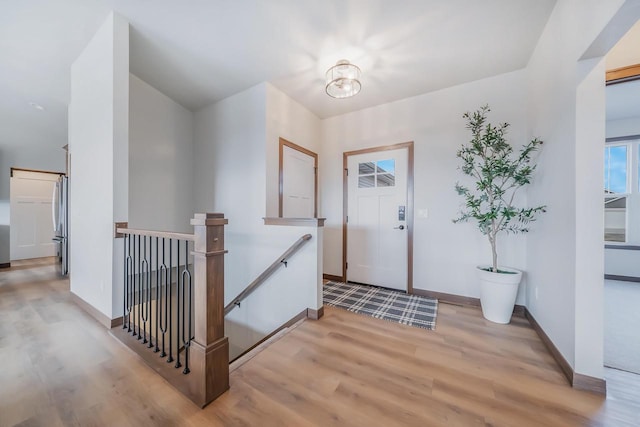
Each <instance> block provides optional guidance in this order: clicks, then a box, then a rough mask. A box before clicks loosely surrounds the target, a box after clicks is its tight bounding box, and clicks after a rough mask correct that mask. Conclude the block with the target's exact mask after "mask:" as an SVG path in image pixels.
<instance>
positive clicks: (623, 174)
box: [604, 145, 627, 194]
mask: <svg viewBox="0 0 640 427" xmlns="http://www.w3.org/2000/svg"><path fill="white" fill-rule="evenodd" d="M604 192H605V194H612V193H626V192H627V146H626V145H617V146H609V147H605V151H604Z"/></svg>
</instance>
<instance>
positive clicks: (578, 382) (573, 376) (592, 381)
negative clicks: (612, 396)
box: [524, 308, 607, 395]
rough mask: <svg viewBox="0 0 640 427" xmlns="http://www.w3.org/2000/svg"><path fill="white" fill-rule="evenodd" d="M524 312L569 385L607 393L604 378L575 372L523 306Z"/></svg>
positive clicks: (578, 388) (579, 388)
mask: <svg viewBox="0 0 640 427" xmlns="http://www.w3.org/2000/svg"><path fill="white" fill-rule="evenodd" d="M524 314H525V317H526V318H527V320H528V321H529V323H530V324H531V327H532V328H533V329H534V330H535V331H536V333H537V334H538V336H539V337H540V339H541V340H542V342H543V343H544V344H545V346H547V349H549V352H550V353H551V356H553V358H554V359H555V360H556V363H557V364H558V366H559V367H560V369H561V370H562V372H563V373H564V375H565V377H567V380H568V381H569V384H571V387H573V388H575V389H577V390H585V391H590V392H593V393H598V394H603V395H606V394H607V382H606V381H605V380H604V379H602V378H596V377H591V376H589V375H584V374H579V373H577V372H575V371H574V370H573V368H572V367H571V365H570V364H569V362H567V359H565V358H564V356H563V355H562V353H560V350H558V348H557V347H556V346H555V344H554V343H553V341H551V338H549V336H548V335H547V334H546V332H545V331H544V329H542V327H541V326H540V324H539V323H538V321H537V320H536V319H535V317H533V315H532V314H531V312H530V311H529V310H528V309H526V308H525V312H524Z"/></svg>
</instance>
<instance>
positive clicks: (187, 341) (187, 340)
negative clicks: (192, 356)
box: [182, 240, 192, 375]
mask: <svg viewBox="0 0 640 427" xmlns="http://www.w3.org/2000/svg"><path fill="white" fill-rule="evenodd" d="M186 279H188V284H189V304H188V305H189V311H188V313H187V317H188V319H189V328H188V329H187V331H188V333H189V335H187V336H186V338H185V333H184V327H185V326H184V300H185V295H184V292H185V280H186ZM191 297H192V295H191V272H190V271H189V241H188V240H186V241H185V242H184V269H183V270H182V304H183V307H182V344H183V345H184V370H183V371H182V373H183V374H185V375H186V374H188V373H189V372H191V371H190V369H189V348H190V347H191V339H192V337H191V309H192V307H191Z"/></svg>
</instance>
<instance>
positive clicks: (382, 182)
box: [378, 173, 396, 187]
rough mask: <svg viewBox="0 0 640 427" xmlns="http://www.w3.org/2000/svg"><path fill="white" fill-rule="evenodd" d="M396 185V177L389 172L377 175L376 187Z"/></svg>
mask: <svg viewBox="0 0 640 427" xmlns="http://www.w3.org/2000/svg"><path fill="white" fill-rule="evenodd" d="M395 185H396V177H395V176H393V175H391V174H390V173H381V174H379V175H378V187H393V186H395Z"/></svg>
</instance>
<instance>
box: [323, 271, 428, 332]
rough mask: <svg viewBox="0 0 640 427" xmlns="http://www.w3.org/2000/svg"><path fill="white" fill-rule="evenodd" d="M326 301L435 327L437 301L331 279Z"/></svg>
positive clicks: (408, 322) (393, 319)
mask: <svg viewBox="0 0 640 427" xmlns="http://www.w3.org/2000/svg"><path fill="white" fill-rule="evenodd" d="M324 303H325V304H327V305H331V306H334V307H339V308H343V309H345V310H349V311H352V312H354V313H358V314H365V315H367V316H371V317H375V318H376V319H384V320H388V321H391V322H396V323H402V324H403V325H411V326H416V327H418V328H424V329H431V330H432V329H435V327H436V313H437V311H438V300H435V299H431V298H425V297H419V296H416V295H407V294H405V293H404V292H399V291H392V290H389V289H384V288H376V287H374V286H365V285H356V284H354V283H337V282H329V283H327V284H326V285H324Z"/></svg>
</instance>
